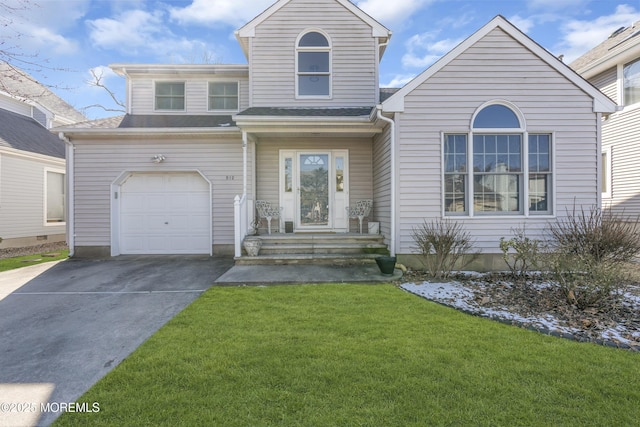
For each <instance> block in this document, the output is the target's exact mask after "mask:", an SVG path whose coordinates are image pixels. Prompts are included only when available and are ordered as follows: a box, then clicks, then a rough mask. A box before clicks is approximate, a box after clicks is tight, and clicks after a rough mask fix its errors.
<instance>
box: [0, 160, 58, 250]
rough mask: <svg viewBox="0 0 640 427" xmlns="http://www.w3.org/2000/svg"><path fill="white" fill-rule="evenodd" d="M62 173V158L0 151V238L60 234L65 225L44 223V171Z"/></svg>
mask: <svg viewBox="0 0 640 427" xmlns="http://www.w3.org/2000/svg"><path fill="white" fill-rule="evenodd" d="M47 168H48V169H49V170H53V171H60V172H63V173H64V159H55V158H45V157H44V156H42V158H37V159H36V158H33V157H31V156H29V157H27V156H19V155H14V154H7V153H0V237H2V238H3V239H12V238H25V237H36V236H44V235H47V236H49V235H59V234H64V233H65V230H66V227H65V225H45V221H46V219H45V207H44V203H45V171H46V170H47Z"/></svg>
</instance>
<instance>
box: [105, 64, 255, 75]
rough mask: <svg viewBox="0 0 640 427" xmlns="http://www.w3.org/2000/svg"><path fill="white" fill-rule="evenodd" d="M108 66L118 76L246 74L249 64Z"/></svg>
mask: <svg viewBox="0 0 640 427" xmlns="http://www.w3.org/2000/svg"><path fill="white" fill-rule="evenodd" d="M109 68H111V69H112V70H113V72H114V73H116V74H118V75H119V76H123V77H126V76H132V75H154V74H162V75H185V74H186V75H188V74H214V75H215V74H225V75H232V74H242V75H246V74H247V73H248V71H249V65H245V64H109Z"/></svg>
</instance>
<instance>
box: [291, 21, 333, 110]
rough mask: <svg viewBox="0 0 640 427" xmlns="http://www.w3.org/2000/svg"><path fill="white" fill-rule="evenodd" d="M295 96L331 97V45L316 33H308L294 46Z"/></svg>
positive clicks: (320, 34) (324, 37)
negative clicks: (295, 63)
mask: <svg viewBox="0 0 640 427" xmlns="http://www.w3.org/2000/svg"><path fill="white" fill-rule="evenodd" d="M296 62H297V65H296V75H297V87H296V90H297V96H300V97H314V98H328V97H330V96H331V44H330V43H329V40H328V38H327V37H326V36H325V35H324V34H322V33H320V32H318V31H309V32H307V33H305V34H304V35H302V37H300V38H299V40H298V42H297V45H296Z"/></svg>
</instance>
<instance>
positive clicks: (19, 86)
mask: <svg viewBox="0 0 640 427" xmlns="http://www.w3.org/2000/svg"><path fill="white" fill-rule="evenodd" d="M0 90H2V91H4V92H7V93H9V94H11V95H13V96H15V97H16V98H18V99H24V100H31V101H34V102H37V103H39V104H40V105H42V106H43V107H45V108H47V109H48V110H50V111H51V112H52V113H54V114H56V115H57V116H60V117H64V118H65V119H68V120H71V121H74V122H82V121H85V120H87V118H86V117H85V116H84V115H83V114H81V113H80V112H79V111H78V110H76V109H75V108H73V107H72V106H71V105H69V104H67V103H66V102H65V101H64V100H62V99H61V98H60V97H59V96H57V95H56V94H55V93H53V92H52V91H51V90H49V89H48V88H47V87H46V86H44V85H42V84H41V83H39V82H38V81H37V80H36V79H34V78H33V77H31V76H30V75H29V74H27V73H25V72H24V71H22V70H20V69H18V68H16V67H15V66H13V65H9V64H7V63H6V62H2V61H0Z"/></svg>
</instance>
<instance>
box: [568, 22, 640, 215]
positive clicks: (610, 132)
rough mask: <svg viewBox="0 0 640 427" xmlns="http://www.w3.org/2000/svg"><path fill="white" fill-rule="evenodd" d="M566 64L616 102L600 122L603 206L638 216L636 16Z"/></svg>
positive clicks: (639, 60) (639, 62)
mask: <svg viewBox="0 0 640 427" xmlns="http://www.w3.org/2000/svg"><path fill="white" fill-rule="evenodd" d="M570 66H571V68H573V69H574V70H575V71H576V72H577V73H579V74H580V75H582V77H584V78H585V79H587V80H588V81H589V82H591V83H592V84H593V85H594V86H595V87H597V88H598V89H600V90H601V91H602V92H603V93H605V94H606V95H607V96H609V97H610V98H611V99H613V100H614V101H615V102H616V103H617V104H618V106H619V111H617V112H615V113H613V114H611V115H609V116H608V117H607V119H606V120H604V122H603V123H602V166H603V167H602V178H601V179H602V206H603V208H604V209H611V210H612V211H614V212H616V213H619V214H623V215H625V216H638V215H640V179H638V167H639V165H640V21H638V22H636V23H635V24H633V25H630V26H628V27H621V28H619V29H618V30H616V31H614V32H613V33H612V34H611V35H610V36H609V38H607V39H606V40H605V41H603V42H602V43H600V44H599V45H598V46H596V47H594V48H593V49H591V50H590V51H589V52H587V53H585V54H584V55H582V56H581V57H580V58H578V59H576V60H575V61H573V62H572V63H571V64H570Z"/></svg>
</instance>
